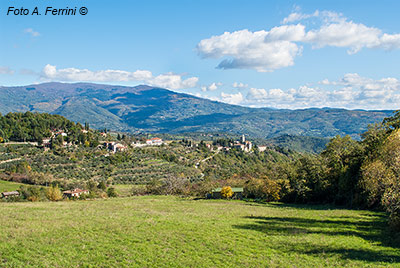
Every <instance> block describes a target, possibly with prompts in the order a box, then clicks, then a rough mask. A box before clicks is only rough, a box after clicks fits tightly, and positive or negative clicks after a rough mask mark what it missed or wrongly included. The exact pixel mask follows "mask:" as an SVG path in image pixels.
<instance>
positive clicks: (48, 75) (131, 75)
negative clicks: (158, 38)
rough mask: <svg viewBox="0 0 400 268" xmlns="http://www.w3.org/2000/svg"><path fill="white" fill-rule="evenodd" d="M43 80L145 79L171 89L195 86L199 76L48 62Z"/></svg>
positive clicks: (113, 80) (112, 80) (120, 80)
mask: <svg viewBox="0 0 400 268" xmlns="http://www.w3.org/2000/svg"><path fill="white" fill-rule="evenodd" d="M41 78H42V79H43V80H55V81H89V82H128V81H143V82H144V83H147V84H149V85H152V86H158V87H165V88H169V89H182V88H192V87H195V86H196V84H197V82H198V80H199V79H198V78H197V77H189V78H187V79H182V76H181V75H179V74H173V73H167V74H161V75H158V76H153V74H152V73H151V72H150V71H147V70H137V71H134V72H128V71H121V70H101V71H91V70H88V69H77V68H65V69H57V67H56V66H53V65H50V64H47V65H46V66H45V67H44V68H43V70H42V73H41Z"/></svg>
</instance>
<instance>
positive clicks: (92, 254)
mask: <svg viewBox="0 0 400 268" xmlns="http://www.w3.org/2000/svg"><path fill="white" fill-rule="evenodd" d="M0 214H1V215H2V217H0V226H1V228H0V266H1V267H4V268H7V267H63V268H64V267H65V268H67V267H399V266H400V250H399V240H398V237H395V236H393V235H392V234H390V233H388V232H387V229H386V223H385V216H384V215H383V214H382V213H379V212H370V211H356V210H347V209H346V210H345V209H337V208H334V207H330V206H310V205H308V206H300V205H285V204H282V203H271V204H258V203H252V202H249V203H247V202H243V201H222V200H219V201H218V200H214V201H212V200H198V201H194V200H188V199H181V198H177V197H154V196H147V197H130V198H115V199H106V200H99V199H98V200H93V201H81V202H42V203H3V204H1V206H0Z"/></svg>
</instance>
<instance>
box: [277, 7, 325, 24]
mask: <svg viewBox="0 0 400 268" xmlns="http://www.w3.org/2000/svg"><path fill="white" fill-rule="evenodd" d="M318 16H319V11H318V10H316V11H315V12H314V13H313V14H304V13H300V12H293V13H291V14H289V16H287V17H286V18H284V19H283V20H282V24H286V23H291V22H296V21H300V20H304V19H309V18H312V17H318Z"/></svg>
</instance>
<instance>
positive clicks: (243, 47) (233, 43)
mask: <svg viewBox="0 0 400 268" xmlns="http://www.w3.org/2000/svg"><path fill="white" fill-rule="evenodd" d="M267 35H268V32H266V31H258V32H250V31H249V30H241V31H237V32H233V33H229V32H225V33H224V34H222V35H220V36H213V37H211V38H209V39H204V40H201V41H200V43H199V44H198V45H197V50H198V52H199V54H200V55H201V56H202V57H204V58H217V59H218V58H225V59H223V60H222V61H221V62H220V63H219V65H218V66H217V68H220V69H255V70H257V71H259V72H266V71H273V70H276V69H279V68H283V67H288V66H291V65H293V64H294V58H295V57H296V56H297V55H299V54H300V53H301V48H299V47H298V46H297V45H296V44H295V43H292V42H289V41H285V40H277V41H271V42H265V38H266V36H267ZM226 57H228V58H226Z"/></svg>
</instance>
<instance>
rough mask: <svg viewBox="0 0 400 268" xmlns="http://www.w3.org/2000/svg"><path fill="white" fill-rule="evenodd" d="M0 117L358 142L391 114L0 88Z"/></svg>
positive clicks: (139, 89) (49, 87) (89, 90)
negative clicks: (41, 116)
mask: <svg viewBox="0 0 400 268" xmlns="http://www.w3.org/2000/svg"><path fill="white" fill-rule="evenodd" d="M0 94H1V96H2V98H0V112H1V113H3V114H7V113H9V112H25V111H31V112H41V113H42V112H46V113H51V114H59V115H62V116H65V117H66V118H67V119H69V120H72V121H74V122H80V123H81V124H84V123H85V122H87V123H90V124H91V126H92V127H93V128H97V129H104V128H107V129H111V130H116V131H128V132H136V133H140V132H142V133H148V132H157V133H175V134H176V133H186V132H203V133H210V132H220V133H231V134H236V135H242V134H246V135H248V136H251V137H253V138H272V137H278V136H281V135H283V134H289V135H296V136H311V137H322V138H326V137H334V136H335V135H350V136H352V137H353V138H359V133H362V132H363V131H365V130H366V126H367V125H368V124H370V123H377V122H380V121H382V120H383V118H385V117H387V116H390V115H391V114H392V111H361V110H360V111H351V110H345V109H330V108H324V109H301V110H279V109H268V108H249V107H242V106H237V105H230V104H226V103H222V102H217V101H211V100H208V99H202V98H198V97H195V96H192V95H188V94H183V93H177V92H173V91H170V90H167V89H163V88H155V87H150V86H136V87H123V86H111V85H100V84H88V83H76V84H64V83H44V84H38V85H30V86H20V87H0Z"/></svg>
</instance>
